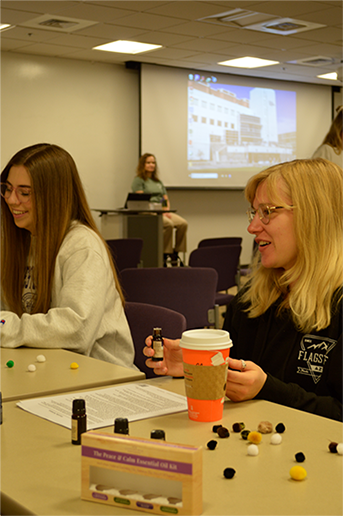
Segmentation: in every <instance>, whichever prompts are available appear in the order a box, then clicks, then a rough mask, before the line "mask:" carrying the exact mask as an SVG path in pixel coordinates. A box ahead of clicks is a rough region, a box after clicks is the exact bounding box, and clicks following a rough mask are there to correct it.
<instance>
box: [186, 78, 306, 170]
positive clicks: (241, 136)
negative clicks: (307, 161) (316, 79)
mask: <svg viewBox="0 0 343 516" xmlns="http://www.w3.org/2000/svg"><path fill="white" fill-rule="evenodd" d="M234 89H235V87H234V86H228V85H222V84H216V85H213V84H211V83H206V82H198V81H192V80H190V81H189V83H188V145H187V149H188V168H189V170H194V168H196V169H198V170H199V169H202V168H206V169H208V168H213V167H214V168H225V167H228V168H230V167H233V166H234V167H252V166H260V165H266V166H268V165H271V164H274V163H280V162H282V161H289V160H291V159H295V155H296V147H295V116H296V115H295V93H294V92H284V93H285V94H287V95H288V97H287V98H290V97H289V95H294V99H293V100H294V102H292V103H290V106H289V108H290V109H291V110H292V109H293V106H294V110H293V111H294V114H293V115H290V116H291V118H292V117H293V118H292V123H291V124H289V125H290V129H291V130H288V131H287V138H285V137H284V136H283V132H281V131H280V129H279V127H278V104H277V94H276V92H275V91H274V90H272V89H267V88H244V87H241V88H240V91H241V92H242V93H244V92H245V91H246V93H247V97H244V96H242V95H241V96H240V97H239V96H238V95H237V93H235V92H234ZM236 89H237V88H236ZM279 98H281V97H280V95H279ZM285 98H286V97H285ZM282 130H283V131H284V130H285V128H284V125H283V129H282ZM292 134H293V137H292Z"/></svg>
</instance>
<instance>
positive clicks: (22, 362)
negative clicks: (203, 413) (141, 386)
mask: <svg viewBox="0 0 343 516" xmlns="http://www.w3.org/2000/svg"><path fill="white" fill-rule="evenodd" d="M0 353H1V393H2V399H3V401H11V400H19V399H27V398H34V397H37V396H48V395H51V394H57V393H62V392H69V391H74V390H81V389H88V388H89V389H90V388H94V387H101V386H104V385H112V384H115V383H122V382H129V381H134V380H143V379H144V378H145V374H144V373H142V372H141V371H138V370H134V369H129V368H126V367H121V366H117V365H114V364H110V363H109V362H104V361H103V360H97V359H95V358H90V357H86V356H84V355H79V354H78V353H73V352H72V351H67V350H65V349H34V348H16V349H7V348H1V349H0ZM38 355H44V356H45V358H46V362H43V363H39V362H37V356H38ZM9 360H13V362H14V366H13V367H12V368H9V367H7V366H6V364H7V362H8V361H9ZM73 362H76V363H77V364H78V365H79V367H78V369H71V368H70V365H71V364H72V363H73ZM29 364H34V365H35V366H36V371H35V372H33V373H31V372H29V371H28V370H27V367H28V365H29Z"/></svg>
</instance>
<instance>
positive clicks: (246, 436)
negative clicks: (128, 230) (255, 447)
mask: <svg viewBox="0 0 343 516" xmlns="http://www.w3.org/2000/svg"><path fill="white" fill-rule="evenodd" d="M249 434H250V430H242V432H241V437H242V439H244V441H246V440H247V439H248V435H249Z"/></svg>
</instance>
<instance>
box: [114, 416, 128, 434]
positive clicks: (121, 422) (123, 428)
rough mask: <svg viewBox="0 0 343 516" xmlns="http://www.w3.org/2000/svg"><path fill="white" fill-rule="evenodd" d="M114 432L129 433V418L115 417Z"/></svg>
mask: <svg viewBox="0 0 343 516" xmlns="http://www.w3.org/2000/svg"><path fill="white" fill-rule="evenodd" d="M114 433H115V434H124V435H129V420H128V419H127V418H126V417H117V418H116V419H115V420H114Z"/></svg>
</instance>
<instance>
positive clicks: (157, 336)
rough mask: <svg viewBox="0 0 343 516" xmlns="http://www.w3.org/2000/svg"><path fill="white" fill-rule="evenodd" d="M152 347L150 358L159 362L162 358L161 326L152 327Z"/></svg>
mask: <svg viewBox="0 0 343 516" xmlns="http://www.w3.org/2000/svg"><path fill="white" fill-rule="evenodd" d="M152 349H153V350H154V351H155V354H154V356H153V357H151V360H153V361H154V362H160V361H161V360H163V337H162V330H161V328H154V332H153V335H152Z"/></svg>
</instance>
